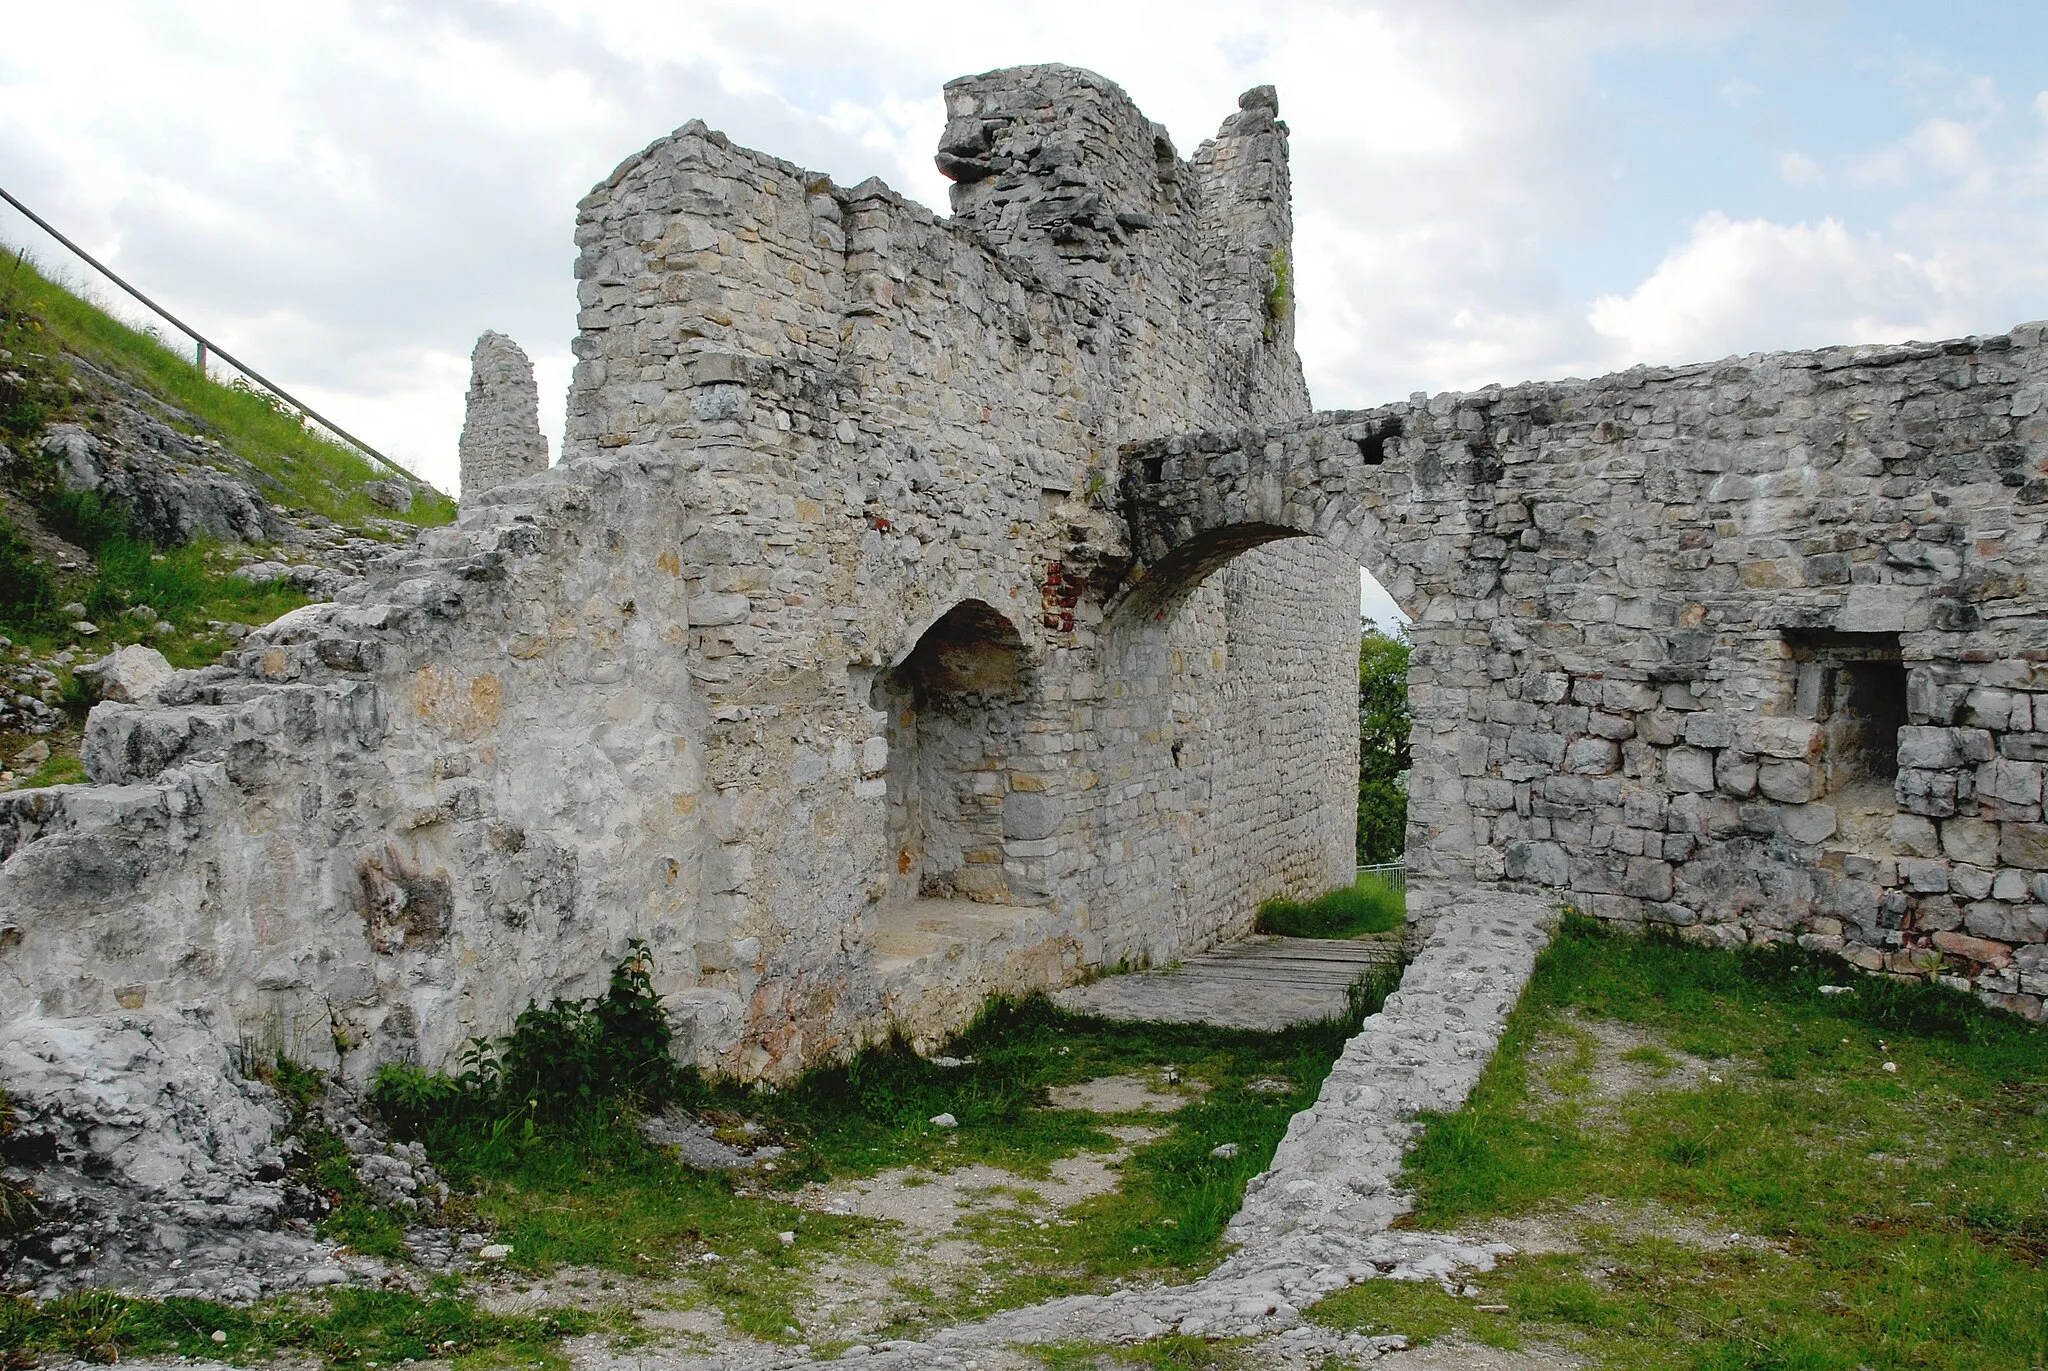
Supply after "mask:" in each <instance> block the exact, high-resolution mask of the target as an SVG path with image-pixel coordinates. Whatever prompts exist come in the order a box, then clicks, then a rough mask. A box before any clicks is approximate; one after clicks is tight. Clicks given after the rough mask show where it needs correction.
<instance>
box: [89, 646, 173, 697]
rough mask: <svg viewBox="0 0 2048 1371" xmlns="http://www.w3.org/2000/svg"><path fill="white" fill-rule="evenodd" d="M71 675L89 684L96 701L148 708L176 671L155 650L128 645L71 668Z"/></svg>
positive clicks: (162, 655) (161, 654)
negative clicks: (98, 658)
mask: <svg viewBox="0 0 2048 1371" xmlns="http://www.w3.org/2000/svg"><path fill="white" fill-rule="evenodd" d="M71 674H72V675H74V676H78V677H82V678H83V679H85V680H86V681H87V682H89V683H90V684H91V687H92V690H93V694H94V695H95V696H96V697H98V698H99V699H102V700H111V701H113V702H114V703H116V704H124V705H151V704H155V703H156V702H157V697H158V695H159V694H161V692H162V691H163V689H164V687H165V686H167V685H169V684H170V683H171V680H172V678H173V677H174V676H176V675H177V668H175V667H173V666H172V665H171V664H170V663H169V662H168V661H166V660H165V659H164V654H163V653H161V652H158V651H157V650H156V649H155V648H153V647H144V646H143V645H142V644H140V643H131V644H129V645H128V646H127V647H122V648H116V649H115V650H114V651H113V652H110V653H108V654H107V655H106V656H105V657H102V658H100V660H98V661H97V662H86V663H84V664H82V665H80V666H78V667H75V668H73V670H72V673H71Z"/></svg>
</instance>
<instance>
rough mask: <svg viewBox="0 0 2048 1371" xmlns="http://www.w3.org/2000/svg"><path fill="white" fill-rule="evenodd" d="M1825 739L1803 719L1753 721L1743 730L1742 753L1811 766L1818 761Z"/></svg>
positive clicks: (1818, 726)
mask: <svg viewBox="0 0 2048 1371" xmlns="http://www.w3.org/2000/svg"><path fill="white" fill-rule="evenodd" d="M1825 739H1826V735H1825V733H1824V732H1823V731H1822V729H1821V726H1820V725H1819V724H1816V723H1813V722H1811V721H1810V720H1806V719H1783V718H1773V717H1768V716H1766V717H1764V718H1759V719H1752V720H1750V721H1749V723H1748V725H1747V726H1746V727H1745V728H1744V729H1743V730H1742V750H1743V751H1745V752H1752V753H1755V754H1757V755H1758V756H1761V757H1775V758H1780V759H1784V760H1793V761H1801V762H1810V761H1814V760H1816V759H1818V758H1819V756H1820V754H1821V747H1822V745H1823V743H1824V742H1825Z"/></svg>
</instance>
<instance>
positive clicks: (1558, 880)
mask: <svg viewBox="0 0 2048 1371" xmlns="http://www.w3.org/2000/svg"><path fill="white" fill-rule="evenodd" d="M1506 858H1507V861H1506V867H1505V870H1506V872H1507V878H1508V879H1509V880H1511V881H1530V882H1533V883H1535V884H1537V885H1546V886H1562V885H1564V884H1565V883H1566V882H1567V881H1569V880H1570V879H1571V863H1570V861H1569V859H1568V858H1567V857H1566V856H1565V852H1564V849H1563V848H1562V847H1560V846H1558V845H1557V844H1556V843H1551V842H1517V843H1509V844H1508V849H1507V854H1506Z"/></svg>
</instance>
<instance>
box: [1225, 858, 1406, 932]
mask: <svg viewBox="0 0 2048 1371" xmlns="http://www.w3.org/2000/svg"><path fill="white" fill-rule="evenodd" d="M1407 916H1408V899H1407V896H1406V895H1405V894H1404V893H1403V892H1402V891H1399V890H1396V889H1394V888H1393V887H1392V886H1390V885H1388V884H1386V882H1384V881H1382V880H1381V879H1380V878H1379V877H1377V876H1374V875H1371V874H1369V873H1368V874H1366V875H1362V876H1360V877H1359V878H1358V880H1357V882H1356V883H1355V884H1352V885H1348V886H1339V887H1338V888H1337V889H1335V890H1332V891H1329V892H1328V893H1326V894H1322V895H1318V896H1316V898H1315V899H1313V900H1310V901H1308V902H1306V903H1299V902H1297V901H1294V900H1268V901H1266V903H1265V904H1263V905H1261V906H1260V907H1259V917H1258V921H1257V922H1256V923H1255V924H1254V925H1253V927H1254V928H1255V929H1256V930H1257V931H1258V932H1260V933H1277V934H1280V935H1281V936H1283V937H1288V938H1356V937H1359V936H1361V935H1362V934H1366V933H1391V932H1393V931H1394V930H1395V929H1397V928H1399V927H1400V926H1401V924H1402V921H1403V920H1404V919H1406V918H1407Z"/></svg>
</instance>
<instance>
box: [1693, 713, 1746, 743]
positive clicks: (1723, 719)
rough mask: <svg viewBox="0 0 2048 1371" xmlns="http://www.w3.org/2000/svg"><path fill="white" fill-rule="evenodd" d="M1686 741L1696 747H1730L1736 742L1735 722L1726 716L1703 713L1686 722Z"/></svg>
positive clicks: (1694, 715)
mask: <svg viewBox="0 0 2048 1371" xmlns="http://www.w3.org/2000/svg"><path fill="white" fill-rule="evenodd" d="M1685 740H1686V742H1688V743H1690V744H1692V746H1694V747H1729V746H1732V745H1733V744H1734V742H1735V721H1734V720H1732V719H1730V718H1729V717H1728V716H1727V715H1726V714H1718V713H1709V712H1705V711H1703V712H1701V713H1698V714H1690V715H1687V716H1686V720H1685Z"/></svg>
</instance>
